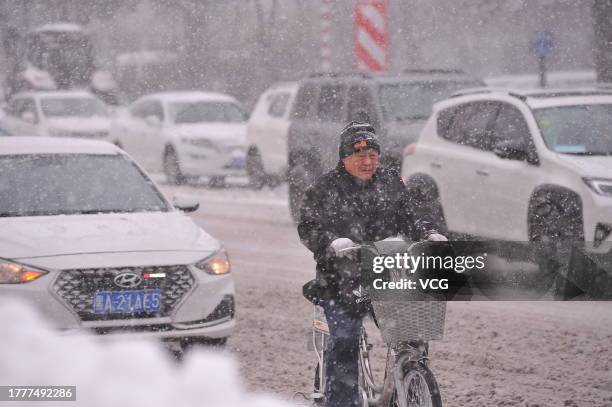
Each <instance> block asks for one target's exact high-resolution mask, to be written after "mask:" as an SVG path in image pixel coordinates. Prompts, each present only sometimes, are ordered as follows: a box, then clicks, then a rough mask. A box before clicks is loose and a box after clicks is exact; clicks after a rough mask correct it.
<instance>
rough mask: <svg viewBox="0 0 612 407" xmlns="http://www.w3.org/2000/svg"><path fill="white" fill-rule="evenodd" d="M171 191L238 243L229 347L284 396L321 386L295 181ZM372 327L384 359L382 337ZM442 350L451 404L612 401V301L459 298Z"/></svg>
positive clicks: (260, 381) (254, 384)
mask: <svg viewBox="0 0 612 407" xmlns="http://www.w3.org/2000/svg"><path fill="white" fill-rule="evenodd" d="M162 188H163V189H164V190H165V192H167V193H168V195H172V194H173V193H177V192H179V193H187V194H194V195H197V196H199V197H200V204H201V207H200V208H201V209H200V210H199V211H197V212H195V214H194V215H193V218H194V219H195V220H196V221H197V222H198V223H199V224H200V225H202V226H203V227H204V228H205V229H206V230H208V231H209V232H210V233H212V234H213V235H214V236H215V237H217V238H219V239H221V240H222V241H223V242H224V244H225V245H226V247H227V248H228V250H229V253H230V256H231V260H232V265H233V272H234V277H235V279H236V289H237V307H238V331H237V333H236V334H235V335H234V336H233V337H232V338H231V339H230V341H229V347H230V349H231V350H232V351H233V352H234V353H235V354H236V355H237V356H238V357H239V360H240V362H241V370H242V374H243V376H244V377H245V378H246V380H247V383H248V385H249V386H250V388H251V389H252V390H265V391H271V392H274V393H277V394H279V395H281V396H283V397H288V396H290V395H291V394H292V393H293V392H294V391H310V390H311V382H312V375H313V371H312V370H313V367H314V355H313V353H312V352H311V351H309V350H307V341H308V338H309V333H310V329H309V326H310V318H311V314H312V309H311V306H310V305H309V303H307V302H306V300H304V299H303V298H302V296H301V286H302V284H303V283H304V282H305V281H307V280H308V279H310V278H312V277H311V276H313V275H314V261H313V260H312V257H311V254H310V253H309V252H308V251H307V250H306V249H305V248H304V247H303V246H302V245H301V244H300V242H299V239H298V237H297V233H296V230H295V226H294V224H293V223H292V221H291V220H290V217H289V210H288V207H287V204H286V187H285V186H282V187H280V188H279V189H276V190H273V191H270V190H268V189H265V190H263V191H251V190H248V189H244V188H232V189H228V190H212V189H204V188H193V187H169V186H163V187H162ZM370 330H371V331H373V330H372V329H370ZM371 336H373V337H374V341H375V345H376V348H377V351H376V352H375V353H374V355H375V357H376V358H377V362H379V365H380V362H381V360H382V358H383V356H384V351H383V349H382V342H381V340H380V337H379V336H378V335H376V334H375V333H374V332H372V335H371ZM431 356H432V368H433V370H434V371H435V373H436V376H437V377H438V380H439V384H440V387H441V391H442V395H443V400H444V403H445V406H446V405H447V406H451V407H463V406H465V407H467V406H469V407H472V406H474V407H476V406H522V407H525V406H530V407H534V406H542V407H544V406H546V407H548V406H551V407H552V406H580V407H582V406H601V407H603V406H608V407H609V406H612V372H611V367H612V303H603V302H599V303H590V302H573V303H568V302H566V303H560V302H470V303H464V302H454V303H450V304H449V305H448V313H447V321H446V332H445V339H444V340H442V341H439V342H435V343H433V344H432V346H431ZM379 368H380V366H379Z"/></svg>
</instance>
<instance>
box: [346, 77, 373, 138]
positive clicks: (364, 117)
mask: <svg viewBox="0 0 612 407" xmlns="http://www.w3.org/2000/svg"><path fill="white" fill-rule="evenodd" d="M347 98H348V107H347V110H348V119H347V122H350V121H353V120H358V121H362V122H367V123H370V124H372V125H373V126H374V127H375V128H376V127H378V126H377V125H376V124H375V123H378V117H377V114H376V108H375V107H374V101H373V100H372V94H371V93H370V90H369V89H368V88H366V87H363V86H352V87H351V88H350V89H349V91H348V97H347Z"/></svg>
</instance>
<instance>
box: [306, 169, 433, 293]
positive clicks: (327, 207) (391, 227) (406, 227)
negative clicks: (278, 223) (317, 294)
mask: <svg viewBox="0 0 612 407" xmlns="http://www.w3.org/2000/svg"><path fill="white" fill-rule="evenodd" d="M300 215H301V216H300V219H301V220H300V223H299V225H298V233H299V235H300V239H301V241H302V243H303V244H304V245H305V246H306V247H308V249H310V250H311V251H312V252H313V253H314V258H315V260H316V262H317V279H319V280H324V281H325V284H326V285H327V287H328V288H330V289H331V291H332V292H336V291H337V289H338V282H339V280H340V278H341V277H340V275H339V274H338V263H337V261H338V260H337V259H335V258H334V257H333V256H331V255H330V252H329V245H330V243H331V242H332V241H334V240H335V239H338V238H341V237H346V238H349V239H351V240H352V241H354V242H355V243H361V242H374V241H378V240H382V239H385V238H387V237H392V236H397V235H403V236H405V237H406V238H408V239H410V240H423V239H425V238H426V237H427V235H429V234H431V233H438V232H437V230H438V227H437V225H435V224H434V222H433V220H432V219H431V217H430V216H429V215H428V214H427V213H426V210H425V205H423V202H422V200H421V199H420V198H419V197H418V194H411V193H410V192H409V191H408V189H407V188H406V186H405V185H404V183H403V182H402V180H401V178H400V176H399V174H398V173H397V172H396V171H394V170H392V169H387V168H379V169H378V170H377V172H376V174H375V175H374V176H373V177H372V179H371V180H369V181H362V180H359V179H358V178H355V177H353V176H352V175H350V174H349V173H348V172H346V170H345V169H344V166H343V165H342V163H339V164H338V166H337V167H336V168H335V169H333V170H331V171H329V172H327V173H326V174H324V175H322V176H321V177H320V178H319V179H318V180H317V181H316V182H315V184H314V185H312V186H311V187H310V188H309V189H308V190H307V191H306V194H305V197H304V201H303V202H302V207H301V213H300ZM328 297H329V295H328ZM333 297H335V295H332V298H333Z"/></svg>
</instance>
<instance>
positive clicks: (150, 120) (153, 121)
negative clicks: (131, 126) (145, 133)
mask: <svg viewBox="0 0 612 407" xmlns="http://www.w3.org/2000/svg"><path fill="white" fill-rule="evenodd" d="M145 122H146V123H147V124H148V125H149V126H151V127H159V126H160V125H161V121H160V120H159V117H157V116H154V115H151V116H147V117H146V118H145Z"/></svg>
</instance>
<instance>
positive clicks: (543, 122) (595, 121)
mask: <svg viewBox="0 0 612 407" xmlns="http://www.w3.org/2000/svg"><path fill="white" fill-rule="evenodd" d="M534 115H535V119H536V121H537V123H538V126H539V128H540V131H541V133H542V136H543V137H544V142H545V143H546V146H547V147H548V148H549V149H550V150H552V151H555V152H557V153H563V154H575V155H612V104H593V105H574V106H557V107H547V108H541V109H535V110H534Z"/></svg>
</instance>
